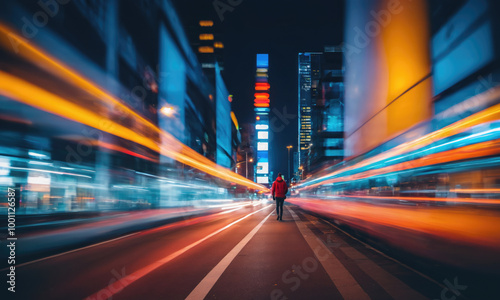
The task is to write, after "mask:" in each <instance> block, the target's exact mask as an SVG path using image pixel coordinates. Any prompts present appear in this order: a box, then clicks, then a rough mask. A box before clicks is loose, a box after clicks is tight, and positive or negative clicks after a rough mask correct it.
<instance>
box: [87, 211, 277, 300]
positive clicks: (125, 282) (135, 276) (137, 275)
mask: <svg viewBox="0 0 500 300" xmlns="http://www.w3.org/2000/svg"><path fill="white" fill-rule="evenodd" d="M271 206H272V205H267V206H265V207H263V208H261V209H259V210H256V211H254V212H251V213H249V214H247V215H245V216H244V217H242V218H239V219H238V220H236V221H234V222H232V223H230V224H228V225H226V226H224V227H222V228H220V229H218V230H216V231H214V232H212V233H210V234H209V235H207V236H206V237H204V238H202V239H201V240H198V241H196V242H194V243H192V244H190V245H188V246H186V247H184V248H182V249H180V250H178V251H176V252H174V253H172V254H170V255H168V256H165V257H164V258H162V259H160V260H158V261H156V262H154V263H152V264H150V265H148V266H145V267H143V268H142V269H139V270H137V271H135V272H134V273H132V274H130V275H128V276H126V277H124V278H120V279H119V280H118V281H117V282H118V283H120V284H121V286H122V288H126V287H127V286H129V285H130V284H132V283H134V282H136V281H137V280H139V279H141V278H142V277H144V276H146V275H148V274H149V273H151V272H153V271H154V270H156V269H158V268H159V267H161V266H163V265H164V264H166V263H168V262H169V261H171V260H173V259H175V258H176V257H178V256H180V255H182V254H184V253H185V252H186V251H189V250H190V249H191V248H193V247H196V246H198V245H199V244H201V243H203V242H204V241H206V240H208V239H209V238H211V237H213V236H215V235H217V234H219V233H221V232H222V231H224V230H226V229H228V228H230V227H232V226H233V225H236V224H237V223H239V222H241V221H243V220H245V219H246V218H248V217H250V216H252V215H254V214H256V213H258V212H260V211H262V210H265V209H267V208H269V207H271ZM113 284H114V283H111V284H110V286H112V285H113ZM103 290H105V291H107V295H109V294H111V295H110V296H109V297H112V296H113V295H114V294H116V293H117V292H120V291H121V289H120V290H115V289H113V288H109V286H108V287H106V288H104V289H102V290H99V291H98V292H97V293H95V294H93V295H90V296H88V297H87V298H85V299H99V295H101V294H102V293H101V291H103Z"/></svg>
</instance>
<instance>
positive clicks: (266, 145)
mask: <svg viewBox="0 0 500 300" xmlns="http://www.w3.org/2000/svg"><path fill="white" fill-rule="evenodd" d="M257 150H261V151H267V150H269V143H268V142H258V143H257Z"/></svg>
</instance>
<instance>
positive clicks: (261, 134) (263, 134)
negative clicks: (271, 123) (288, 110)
mask: <svg viewBox="0 0 500 300" xmlns="http://www.w3.org/2000/svg"><path fill="white" fill-rule="evenodd" d="M257 139H259V140H267V139H269V132H268V131H258V132H257Z"/></svg>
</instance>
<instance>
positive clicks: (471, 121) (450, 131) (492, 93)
mask: <svg viewBox="0 0 500 300" xmlns="http://www.w3.org/2000/svg"><path fill="white" fill-rule="evenodd" d="M475 97H480V98H484V97H488V98H496V97H500V87H496V88H493V89H491V90H488V91H486V92H484V93H483V94H480V95H478V96H475ZM499 119H500V104H497V105H494V106H492V107H490V108H487V109H485V110H483V111H480V112H478V113H476V114H473V115H471V116H469V117H467V118H464V119H462V120H460V121H458V122H455V123H454V124H451V125H449V126H446V127H444V128H442V129H439V130H436V131H434V132H432V133H429V134H427V135H424V136H423V137H421V138H418V139H416V140H414V141H410V142H407V143H404V144H401V145H399V146H397V147H395V148H394V149H391V150H388V151H386V152H384V153H381V154H379V155H375V156H373V157H371V158H367V159H365V160H363V161H361V162H358V163H355V164H354V165H352V166H349V167H345V168H341V169H339V170H337V171H335V172H332V173H330V174H327V175H325V176H322V177H320V178H314V179H311V180H308V181H306V182H304V183H302V184H300V185H299V187H305V186H308V187H315V186H319V185H322V184H325V182H324V180H325V179H327V178H330V177H332V176H335V175H338V174H340V173H343V172H346V171H350V170H355V169H359V168H362V167H366V166H368V165H370V164H373V163H376V162H380V161H383V160H386V159H389V158H392V157H396V156H398V155H402V154H405V153H408V152H410V151H414V150H417V149H420V148H423V147H425V146H428V145H430V144H432V143H434V142H436V141H438V140H442V139H444V138H447V137H451V136H453V135H456V134H459V133H462V132H465V131H467V130H468V129H470V128H472V127H474V126H476V125H480V124H483V123H487V122H491V121H496V120H499ZM492 151H493V150H492ZM474 155H475V154H473V153H471V155H470V157H473V156H474ZM477 156H480V155H479V154H478V155H477ZM443 159H444V158H443Z"/></svg>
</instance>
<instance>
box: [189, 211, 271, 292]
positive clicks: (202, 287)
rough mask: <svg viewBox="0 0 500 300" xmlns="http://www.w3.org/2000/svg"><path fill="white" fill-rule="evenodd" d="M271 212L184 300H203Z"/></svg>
mask: <svg viewBox="0 0 500 300" xmlns="http://www.w3.org/2000/svg"><path fill="white" fill-rule="evenodd" d="M272 213H273V212H271V213H269V214H268V215H267V217H265V218H264V220H262V221H261V222H260V223H259V224H258V225H257V226H255V228H254V229H252V231H250V233H248V234H247V235H246V236H245V237H244V238H243V239H242V240H241V241H240V242H239V243H238V245H236V246H235V247H234V248H233V249H232V250H231V251H229V253H228V254H227V255H226V256H225V257H224V258H223V259H222V260H221V261H220V262H219V263H218V264H217V265H216V266H215V267H214V268H213V269H212V271H210V273H208V274H207V276H205V278H203V280H202V281H200V283H199V284H198V285H197V286H196V288H194V290H193V291H192V292H191V293H190V294H189V295H188V296H187V297H186V300H198V299H204V298H205V297H206V296H207V294H208V292H210V290H211V289H212V287H213V286H214V285H215V283H216V282H217V280H219V278H220V277H221V275H222V273H224V271H225V270H226V269H227V267H228V266H229V265H230V264H231V262H232V261H233V260H234V258H235V257H236V255H238V253H240V251H241V250H242V249H243V247H245V245H246V244H248V242H249V241H250V240H251V239H252V238H253V237H254V235H255V234H256V233H257V231H259V229H260V228H261V227H262V225H263V224H264V223H265V222H266V221H267V219H268V218H269V217H270V216H271V214H272Z"/></svg>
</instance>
